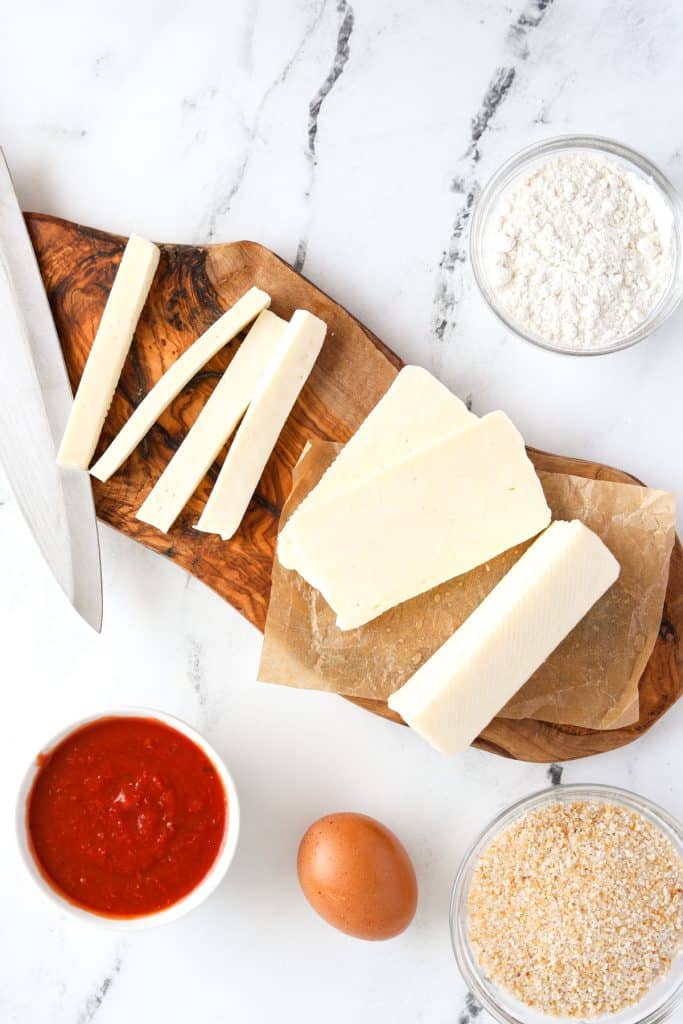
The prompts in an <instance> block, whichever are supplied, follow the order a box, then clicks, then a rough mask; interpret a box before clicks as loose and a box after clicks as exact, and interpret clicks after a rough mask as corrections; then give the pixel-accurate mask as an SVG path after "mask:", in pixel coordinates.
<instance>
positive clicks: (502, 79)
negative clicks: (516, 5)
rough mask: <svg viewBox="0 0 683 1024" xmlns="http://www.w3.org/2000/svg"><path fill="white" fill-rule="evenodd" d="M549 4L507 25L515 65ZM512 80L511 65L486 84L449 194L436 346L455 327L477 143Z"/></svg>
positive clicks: (533, 6) (475, 191) (539, 1)
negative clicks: (452, 206)
mask: <svg viewBox="0 0 683 1024" xmlns="http://www.w3.org/2000/svg"><path fill="white" fill-rule="evenodd" d="M552 3H553V0H532V2H531V3H530V4H529V6H528V7H527V8H526V9H525V10H523V11H522V12H521V14H520V15H519V16H518V17H517V19H516V20H515V21H514V22H513V23H512V24H511V25H510V26H509V28H508V31H507V34H506V49H509V50H510V51H511V54H512V55H513V56H514V57H515V58H516V59H517V60H519V61H525V60H526V59H527V58H528V56H529V33H530V32H531V31H532V30H534V29H537V28H538V27H539V25H540V24H541V23H542V22H543V20H544V18H545V16H546V14H547V13H548V11H549V9H550V7H551V6H552ZM515 75H516V67H515V65H514V64H506V65H502V66H500V67H498V68H496V69H495V71H494V72H493V75H492V77H491V79H490V81H489V84H488V87H487V89H486V92H485V93H484V98H483V99H482V102H481V106H480V107H479V110H477V112H476V113H475V114H474V116H473V117H472V118H471V121H470V138H469V141H468V144H467V148H466V149H465V152H464V153H463V155H462V157H461V158H460V161H459V164H458V168H457V171H456V173H455V175H454V176H453V180H452V183H451V191H453V192H455V193H457V194H458V195H461V196H462V197H463V199H462V203H461V206H460V209H459V210H458V212H457V213H456V216H455V220H454V221H453V225H452V228H451V234H450V238H449V240H448V245H447V247H446V249H445V250H444V252H443V254H442V256H441V259H440V260H439V270H438V274H437V280H436V288H435V294H434V308H433V317H432V330H433V333H434V337H435V339H436V341H437V342H439V343H442V342H444V341H448V340H449V338H450V336H451V335H452V332H453V331H454V329H455V326H456V318H455V310H456V306H457V304H458V295H459V289H458V281H457V280H455V279H454V278H455V275H456V271H457V269H458V267H459V265H462V264H464V263H465V262H466V258H467V245H466V239H465V237H464V236H465V233H466V230H467V227H468V224H469V220H470V217H471V216H472V211H473V209H474V206H475V204H476V201H477V198H478V196H479V193H480V191H481V187H482V182H481V181H480V179H479V175H478V174H477V164H478V163H479V161H480V159H481V150H480V143H481V140H482V138H483V137H484V135H485V133H486V132H487V130H488V128H489V125H490V124H491V122H492V120H493V118H494V117H495V115H496V112H497V110H498V108H499V107H500V105H501V104H502V103H503V101H504V100H505V98H506V96H507V95H508V93H509V91H510V89H511V88H512V86H513V83H514V81H515Z"/></svg>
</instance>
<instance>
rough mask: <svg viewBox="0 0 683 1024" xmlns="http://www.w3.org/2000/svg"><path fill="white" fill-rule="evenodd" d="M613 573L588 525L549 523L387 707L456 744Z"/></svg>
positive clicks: (488, 715) (449, 745) (454, 747)
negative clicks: (543, 531)
mask: <svg viewBox="0 0 683 1024" xmlns="http://www.w3.org/2000/svg"><path fill="white" fill-rule="evenodd" d="M618 576H619V563H618V562H617V560H616V558H614V556H613V555H612V554H611V552H610V551H609V549H608V548H607V547H606V546H605V545H604V544H603V542H602V541H601V540H600V538H599V537H597V536H596V534H594V533H593V532H592V530H589V529H588V527H587V526H584V525H583V523H581V522H579V521H578V520H574V521H573V522H571V523H566V522H555V523H552V524H551V526H549V527H548V529H547V530H546V531H545V533H543V534H541V536H540V537H538V539H537V540H535V541H534V543H533V544H532V545H531V547H530V548H528V549H527V551H525V553H524V554H523V555H522V557H521V558H520V559H519V561H518V562H516V563H515V564H514V565H513V567H512V569H510V571H509V572H508V573H507V575H505V576H504V577H503V579H502V580H501V581H500V583H498V585H497V586H496V587H494V589H493V590H492V591H491V592H490V594H488V596H487V597H485V598H484V600H483V601H482V603H481V604H480V605H479V607H478V608H476V609H475V610H474V612H472V614H471V615H470V617H469V618H468V619H466V620H465V621H464V622H463V624H462V626H460V628H459V629H457V630H456V631H455V633H454V634H453V636H452V637H450V639H449V640H447V641H446V643H445V644H443V646H442V647H440V648H439V649H438V651H436V653H435V654H433V655H432V657H431V658H429V659H428V661H426V662H425V663H424V665H422V666H421V667H420V668H419V669H418V670H417V672H416V673H415V675H414V676H412V677H411V678H410V679H409V680H408V682H407V683H405V685H404V686H402V687H401V688H400V690H397V691H396V693H394V694H393V695H392V696H391V697H390V698H389V707H390V708H392V709H393V710H394V711H397V712H398V713H399V715H401V717H402V718H403V719H404V721H406V722H407V723H408V724H409V725H411V726H412V727H413V729H415V730H416V731H417V732H419V733H420V735H421V736H423V737H424V738H425V739H426V740H427V741H428V742H429V743H431V745H432V746H433V747H436V749H437V750H440V751H442V752H443V753H444V754H455V753H457V752H458V751H459V750H464V749H465V747H467V746H469V744H470V743H471V742H472V740H474V739H475V738H476V737H477V736H478V735H479V733H480V732H481V731H482V729H484V728H485V727H486V726H487V725H488V724H489V722H490V721H491V719H493V718H494V717H495V716H496V715H497V713H498V712H499V711H500V709H501V708H502V707H503V706H504V705H505V704H507V702H508V701H509V700H510V698H511V697H512V696H513V695H514V694H515V693H516V692H517V690H519V688H520V687H521V686H523V685H524V683H525V682H526V681H527V680H528V679H529V678H530V677H531V676H532V675H533V673H534V672H535V671H536V669H537V668H538V667H539V666H540V665H542V664H543V662H544V661H545V660H546V658H548V657H549V655H550V654H551V653H552V652H553V651H554V650H555V648H556V647H557V646H558V644H560V643H561V642H562V640H564V638H565V637H566V636H567V634H568V633H570V632H571V630H572V629H573V628H574V627H575V626H576V625H577V624H578V623H579V622H580V621H581V619H582V618H583V617H584V615H585V614H586V612H588V611H589V609H590V608H592V606H593V605H594V604H595V602H596V601H597V600H598V598H600V597H601V596H602V595H603V594H604V593H605V591H606V590H607V589H608V588H609V587H611V585H612V584H613V583H614V581H615V580H616V579H617V577H618Z"/></svg>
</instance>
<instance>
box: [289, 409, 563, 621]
mask: <svg viewBox="0 0 683 1024" xmlns="http://www.w3.org/2000/svg"><path fill="white" fill-rule="evenodd" d="M549 522H550V509H549V508H548V505H547V503H546V500H545V496H544V494H543V489H542V487H541V483H540V481H539V479H538V477H537V475H536V472H535V470H534V467H533V466H532V464H531V462H530V461H529V458H528V456H527V454H526V451H525V449H524V441H523V440H522V437H521V435H520V434H519V432H518V431H517V430H516V429H515V427H514V426H513V424H512V423H511V422H510V420H509V419H508V418H507V416H506V415H505V414H504V413H502V412H493V413H489V415H488V416H485V417H484V418H483V419H480V420H477V421H476V422H475V423H474V424H473V425H472V426H469V427H466V428H465V429H462V430H459V431H456V432H454V433H452V434H449V435H447V436H445V437H443V438H441V439H440V440H438V441H436V442H435V443H434V444H432V445H431V446H429V447H426V448H423V449H422V450H421V451H419V452H417V453H414V454H412V455H410V456H408V457H407V458H405V459H403V460H402V461H401V462H399V463H397V464H396V465H394V466H391V467H390V468H388V469H386V470H384V471H383V472H380V473H377V474H376V475H375V476H373V477H370V478H368V479H366V480H363V481H361V482H360V483H359V484H357V485H356V486H355V487H353V488H350V489H349V490H347V491H346V492H345V493H344V495H343V496H342V497H340V498H339V499H337V498H335V497H334V496H333V497H332V498H330V500H328V501H327V502H325V503H324V504H323V506H322V507H321V508H320V510H319V514H318V515H316V517H315V521H314V522H311V523H310V524H307V530H306V532H305V534H303V533H302V534H301V535H300V536H298V537H297V548H296V552H295V565H294V568H295V569H296V570H297V571H298V572H299V573H300V574H301V575H302V576H303V577H304V579H305V580H307V582H308V583H310V584H311V586H313V587H316V588H317V589H318V590H319V591H320V592H321V593H322V595H323V597H324V598H325V600H326V601H327V602H328V604H329V605H330V606H331V607H332V609H333V610H334V611H335V612H336V613H337V625H338V626H339V628H340V629H353V628H355V627H357V626H362V625H363V624H364V623H365V622H369V621H370V620H371V619H374V618H375V617H376V616H378V615H381V614H382V612H385V611H387V609H389V608H392V607H394V605H397V604H400V603H401V602H403V601H407V600H408V599H409V598H411V597H415V596H416V595H417V594H421V593H423V592H424V591H426V590H430V589H431V588H432V587H435V586H437V584H439V583H443V582H444V581H445V580H448V579H451V578H452V577H454V576H459V575H460V574H461V573H464V572H468V571H469V570H470V569H473V568H475V566H477V565H481V564H482V563H484V562H487V561H489V559H491V558H494V557H495V556H496V555H498V554H500V553H501V552H502V551H505V550H507V549H508V548H511V547H513V546H514V545H515V544H519V543H521V542H522V541H524V540H528V539H529V538H530V537H533V536H535V535H536V534H537V533H539V532H540V531H541V530H543V529H544V528H545V527H546V526H547V525H548V523H549Z"/></svg>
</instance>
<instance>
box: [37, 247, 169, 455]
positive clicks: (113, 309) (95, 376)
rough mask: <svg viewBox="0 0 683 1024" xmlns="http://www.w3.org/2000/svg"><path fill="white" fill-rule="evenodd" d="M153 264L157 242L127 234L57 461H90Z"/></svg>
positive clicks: (143, 302)
mask: <svg viewBox="0 0 683 1024" xmlns="http://www.w3.org/2000/svg"><path fill="white" fill-rule="evenodd" d="M158 265H159V249H158V248H157V247H156V245H153V244H152V242H148V241H146V240H145V239H144V238H140V236H139V235H131V236H130V238H129V239H128V244H127V245H126V248H125V249H124V252H123V257H122V259H121V263H120V265H119V269H118V270H117V272H116V277H115V278H114V283H113V285H112V288H111V291H110V292H109V297H108V298H107V304H106V306H105V307H104V313H103V314H102V319H101V320H100V324H99V327H98V328H97V334H96V335H95V340H94V341H93V344H92V348H91V349H90V354H89V356H88V360H87V362H86V364H85V367H84V368H83V374H82V376H81V380H80V383H79V385H78V390H77V391H76V397H75V398H74V404H73V406H72V409H71V414H70V416H69V419H68V422H67V424H66V429H65V431H64V437H63V438H62V443H61V445H60V448H59V452H58V454H57V462H58V463H59V464H60V466H76V467H77V468H78V469H87V468H88V466H89V465H90V460H91V459H92V457H93V455H94V454H95V449H96V448H97V442H98V441H99V439H100V434H101V433H102V427H103V426H104V421H105V419H106V417H107V413H108V412H109V406H110V405H111V401H112V398H113V397H114V392H115V391H116V385H117V384H118V382H119V377H120V376H121V370H122V369H123V364H124V363H125V361H126V356H127V355H128V351H129V349H130V346H131V342H132V340H133V335H134V334H135V328H136V327H137V324H138V320H139V319H140V313H141V312H142V307H143V306H144V304H145V301H146V299H147V296H148V294H149V289H150V287H151V285H152V281H153V279H154V274H155V273H156V269H157V266H158Z"/></svg>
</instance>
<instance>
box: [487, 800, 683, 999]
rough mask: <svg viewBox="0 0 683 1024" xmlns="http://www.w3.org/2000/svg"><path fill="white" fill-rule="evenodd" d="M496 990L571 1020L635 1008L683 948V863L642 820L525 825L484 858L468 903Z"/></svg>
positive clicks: (596, 805)
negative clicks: (503, 990) (498, 988)
mask: <svg viewBox="0 0 683 1024" xmlns="http://www.w3.org/2000/svg"><path fill="white" fill-rule="evenodd" d="M468 925H469V936H470V941H471V944H472V948H473V950H474V953H475V955H476V957H477V960H478V962H479V965H480V967H481V968H482V969H483V970H484V971H485V972H486V974H487V975H488V976H489V977H490V978H491V980H492V981H494V982H495V983H497V984H499V985H501V986H502V987H504V988H506V989H508V990H509V991H510V992H511V993H513V994H514V995H515V996H516V997H517V998H518V999H520V1000H521V1001H522V1002H524V1003H526V1004H527V1005H528V1006H531V1007H533V1008H534V1009H536V1010H540V1011H541V1012H543V1013H549V1014H553V1015H556V1016H564V1017H581V1018H593V1017H597V1016H602V1015H605V1014H612V1013H618V1012H619V1011H620V1010H622V1009H624V1008H625V1007H628V1006H632V1005H633V1004H635V1003H637V1002H639V1000H640V999H642V998H643V996H644V995H645V994H646V993H647V991H648V990H649V989H650V988H651V987H652V986H653V985H654V984H655V983H656V982H657V981H659V980H660V979H661V978H662V977H663V976H664V975H665V974H666V973H667V972H668V970H669V968H670V967H671V963H672V961H673V959H674V958H675V957H676V955H677V954H678V953H680V952H681V949H682V947H683V859H681V857H680V855H679V854H678V852H677V851H676V850H675V849H674V847H673V845H672V844H671V842H670V841H669V839H667V837H666V836H665V835H664V834H663V833H662V832H661V831H660V830H659V829H658V828H657V827H656V826H655V825H653V824H652V823H651V822H650V821H648V820H647V819H646V818H644V817H643V816H642V815H640V814H638V813H635V812H633V811H630V810H627V809H626V808H623V807H619V806H616V805H614V804H605V803H600V802H597V801H576V802H573V803H560V802H557V803H552V804H550V805H548V806H546V807H541V808H538V809H537V810H535V811H530V812H528V813H527V814H525V815H523V816H522V817H521V818H519V819H518V820H517V821H515V822H513V823H512V824H511V825H509V826H508V827H507V828H506V829H504V830H503V831H502V832H501V833H500V834H499V835H498V836H496V838H495V839H493V840H492V841H491V843H490V844H489V845H488V846H487V847H486V849H485V850H484V852H483V854H482V856H481V857H480V859H479V861H478V862H477V865H476V868H475V870H474V875H473V878H472V885H471V887H470V892H469V898H468Z"/></svg>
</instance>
